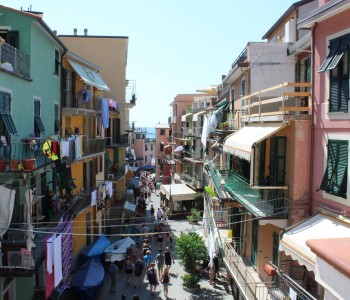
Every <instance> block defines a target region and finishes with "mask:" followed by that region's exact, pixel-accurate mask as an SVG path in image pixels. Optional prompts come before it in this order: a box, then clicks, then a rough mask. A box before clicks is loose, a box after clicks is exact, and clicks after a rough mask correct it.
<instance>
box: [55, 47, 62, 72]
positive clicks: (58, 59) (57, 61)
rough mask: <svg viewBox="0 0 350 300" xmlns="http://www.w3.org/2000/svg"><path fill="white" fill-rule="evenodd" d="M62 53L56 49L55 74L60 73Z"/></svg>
mask: <svg viewBox="0 0 350 300" xmlns="http://www.w3.org/2000/svg"><path fill="white" fill-rule="evenodd" d="M60 64H61V63H60V53H59V52H58V50H57V49H55V71H54V74H55V75H59V74H60Z"/></svg>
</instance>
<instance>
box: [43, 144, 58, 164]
mask: <svg viewBox="0 0 350 300" xmlns="http://www.w3.org/2000/svg"><path fill="white" fill-rule="evenodd" d="M42 149H43V152H44V154H45V155H46V156H47V157H48V158H51V159H52V160H56V159H58V156H57V155H56V154H55V153H54V152H53V151H52V148H51V141H49V140H47V141H46V142H45V143H44V144H43V147H42Z"/></svg>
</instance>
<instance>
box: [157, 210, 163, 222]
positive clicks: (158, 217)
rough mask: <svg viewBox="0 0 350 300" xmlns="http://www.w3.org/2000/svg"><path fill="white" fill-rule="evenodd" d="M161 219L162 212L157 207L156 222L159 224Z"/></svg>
mask: <svg viewBox="0 0 350 300" xmlns="http://www.w3.org/2000/svg"><path fill="white" fill-rule="evenodd" d="M162 218H163V212H162V211H161V210H160V208H159V207H158V210H157V221H158V222H160V221H161V220H162Z"/></svg>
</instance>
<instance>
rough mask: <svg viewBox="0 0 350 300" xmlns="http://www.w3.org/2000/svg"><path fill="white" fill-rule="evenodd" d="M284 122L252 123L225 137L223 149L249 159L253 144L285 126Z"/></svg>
mask: <svg viewBox="0 0 350 300" xmlns="http://www.w3.org/2000/svg"><path fill="white" fill-rule="evenodd" d="M286 126H287V124H284V123H268V124H252V125H249V126H246V127H243V128H242V129H240V130H238V131H237V132H235V133H233V134H231V135H230V136H228V137H227V139H226V140H225V142H224V149H223V151H224V152H226V153H230V154H232V155H236V156H239V157H241V158H243V159H246V160H249V161H250V154H251V152H252V147H253V146H254V144H256V143H259V142H261V141H262V140H264V139H266V138H268V137H269V136H271V135H273V134H275V133H276V132H278V131H279V130H281V129H282V128H284V127H286Z"/></svg>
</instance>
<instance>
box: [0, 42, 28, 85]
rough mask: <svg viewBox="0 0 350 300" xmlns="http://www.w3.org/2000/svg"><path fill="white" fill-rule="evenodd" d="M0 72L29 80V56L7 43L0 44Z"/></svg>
mask: <svg viewBox="0 0 350 300" xmlns="http://www.w3.org/2000/svg"><path fill="white" fill-rule="evenodd" d="M0 62H2V63H1V64H0V70H3V71H7V72H10V73H13V74H16V75H18V76H22V77H25V78H27V79H29V78H30V60H29V55H27V54H25V53H23V52H22V51H20V50H18V49H16V48H14V47H12V46H11V45H9V44H7V43H3V44H0Z"/></svg>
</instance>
